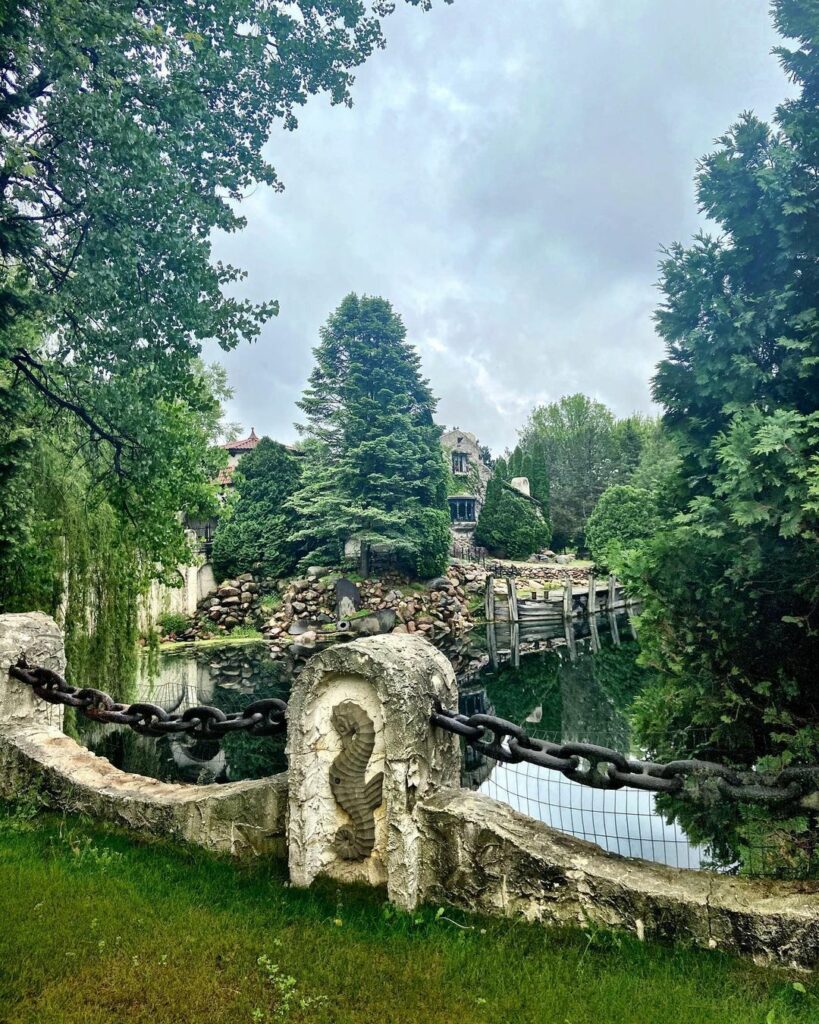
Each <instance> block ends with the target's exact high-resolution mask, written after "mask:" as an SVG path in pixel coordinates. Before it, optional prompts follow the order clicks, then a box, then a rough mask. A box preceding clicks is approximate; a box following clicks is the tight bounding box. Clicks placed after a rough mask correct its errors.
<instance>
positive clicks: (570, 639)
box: [563, 615, 577, 661]
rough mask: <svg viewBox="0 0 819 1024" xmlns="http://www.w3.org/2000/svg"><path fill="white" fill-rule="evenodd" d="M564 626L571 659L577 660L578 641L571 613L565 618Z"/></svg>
mask: <svg viewBox="0 0 819 1024" xmlns="http://www.w3.org/2000/svg"><path fill="white" fill-rule="evenodd" d="M563 628H564V631H565V637H566V646H567V647H568V649H569V658H570V660H571V661H577V643H576V642H575V636H574V623H573V622H572V617H571V615H569V616H567V617H566V618H564V620H563Z"/></svg>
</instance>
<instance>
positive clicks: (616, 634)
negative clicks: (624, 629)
mask: <svg viewBox="0 0 819 1024" xmlns="http://www.w3.org/2000/svg"><path fill="white" fill-rule="evenodd" d="M608 619H609V629H610V630H611V638H612V640H613V641H614V646H615V647H619V646H620V630H619V629H618V628H617V615H616V614H615V613H614V612H609V613H608Z"/></svg>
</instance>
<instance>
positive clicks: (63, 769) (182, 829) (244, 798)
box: [0, 724, 287, 856]
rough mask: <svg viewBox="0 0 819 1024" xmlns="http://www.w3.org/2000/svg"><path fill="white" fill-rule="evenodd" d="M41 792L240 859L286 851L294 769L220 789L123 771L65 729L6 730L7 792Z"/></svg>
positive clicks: (65, 806) (1, 788) (0, 739)
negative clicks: (290, 780)
mask: <svg viewBox="0 0 819 1024" xmlns="http://www.w3.org/2000/svg"><path fill="white" fill-rule="evenodd" d="M32 788H34V789H36V790H37V792H38V793H39V794H40V795H41V797H42V798H44V799H45V802H46V803H47V804H48V805H50V806H53V807H55V808H59V809H60V810H65V811H70V812H76V813H80V814H88V815H92V816H93V817H95V818H101V819H103V820H106V821H110V822H113V823H115V824H117V825H121V826H124V827H126V828H129V829H133V830H134V831H136V832H139V833H142V834H144V835H151V836H164V837H167V838H170V839H176V840H181V841H183V842H187V843H194V844H195V845H197V846H202V847H204V848H205V849H207V850H210V851H211V852H214V853H227V854H231V855H233V856H244V855H249V854H262V853H270V854H276V855H278V856H285V855H286V843H285V817H286V811H287V773H286V772H283V773H282V774H280V775H274V776H272V777H270V778H267V779H255V780H249V781H246V782H232V783H227V784H226V785H221V786H216V785H210V786H191V785H185V784H182V783H169V782H159V781H158V780H156V779H149V778H146V777H145V776H142V775H132V774H130V773H129V772H123V771H120V770H119V769H118V768H115V767H114V766H113V765H112V764H111V763H110V761H108V760H107V759H106V758H104V757H98V756H97V755H95V754H93V753H92V752H91V751H90V750H86V749H85V748H84V747H81V746H80V745H79V744H78V743H76V742H75V741H74V740H72V739H71V738H70V737H68V736H65V735H64V734H63V733H61V732H59V731H58V730H56V729H54V728H52V727H48V726H39V725H36V724H32V725H28V726H20V725H12V726H9V725H7V726H2V727H0V794H2V795H3V796H5V797H8V798H13V797H15V796H16V795H19V794H20V793H21V792H25V791H26V790H28V789H32Z"/></svg>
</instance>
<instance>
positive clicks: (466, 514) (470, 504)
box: [449, 498, 475, 523]
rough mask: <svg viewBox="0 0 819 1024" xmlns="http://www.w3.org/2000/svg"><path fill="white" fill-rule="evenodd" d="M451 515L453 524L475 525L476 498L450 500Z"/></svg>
mask: <svg viewBox="0 0 819 1024" xmlns="http://www.w3.org/2000/svg"><path fill="white" fill-rule="evenodd" d="M449 514H450V516H451V518H452V522H453V523H474V522H475V499H474V498H450V499H449Z"/></svg>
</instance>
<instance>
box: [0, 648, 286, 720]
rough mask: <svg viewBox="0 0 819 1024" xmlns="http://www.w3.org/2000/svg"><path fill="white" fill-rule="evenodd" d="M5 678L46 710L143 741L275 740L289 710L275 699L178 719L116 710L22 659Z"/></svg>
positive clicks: (151, 708)
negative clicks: (57, 708)
mask: <svg viewBox="0 0 819 1024" xmlns="http://www.w3.org/2000/svg"><path fill="white" fill-rule="evenodd" d="M9 675H10V676H11V677H12V678H13V679H17V680H18V681H19V682H21V683H25V684H26V685H27V686H30V687H31V688H32V690H34V692H35V693H36V694H37V696H38V697H40V698H42V700H45V701H48V702H49V704H63V705H65V706H66V707H70V708H76V709H77V710H78V711H79V712H80V713H81V714H83V715H85V717H86V718H90V719H91V720H92V721H93V722H102V723H104V724H106V725H107V724H113V725H127V726H130V728H131V729H133V730H134V732H138V733H140V734H141V735H143V736H168V735H171V734H174V733H185V734H187V735H188V736H192V737H193V738H194V739H205V740H219V739H221V738H222V737H223V736H226V735H227V734H228V733H229V732H237V731H239V730H245V731H246V732H249V733H250V735H251V736H273V735H275V734H277V733H281V732H284V731H285V730H286V728H287V720H286V714H287V704H286V703H285V702H284V701H283V700H279V699H278V698H277V697H269V698H266V699H264V700H257V701H254V702H253V703H252V704H248V706H247V707H246V708H243V709H242V710H241V711H237V712H235V713H234V714H231V715H227V714H225V712H224V711H222V710H220V709H219V708H217V707H213V706H211V705H209V704H202V705H199V706H198V707H194V708H187V710H185V711H183V712H182V714H181V715H177V714H173V713H171V712H169V711H166V710H165V708H163V707H160V705H159V704H151V703H148V702H145V701H139V702H137V703H136V704H119V703H117V701H115V700H114V699H113V697H111V696H110V695H109V694H107V693H105V692H104V691H103V690H95V689H94V688H93V687H90V686H86V687H83V688H82V689H78V688H77V687H76V686H71V685H70V684H68V683H67V682H66V681H65V679H63V677H62V676H61V675H58V674H57V673H56V672H52V670H51V669H48V668H42V667H39V666H32V665H29V664H28V663H27V662H26V659H25V658H24V657H21V658H20V659H19V660H18V662H17V664H16V665H12V666H11V668H10V669H9Z"/></svg>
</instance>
